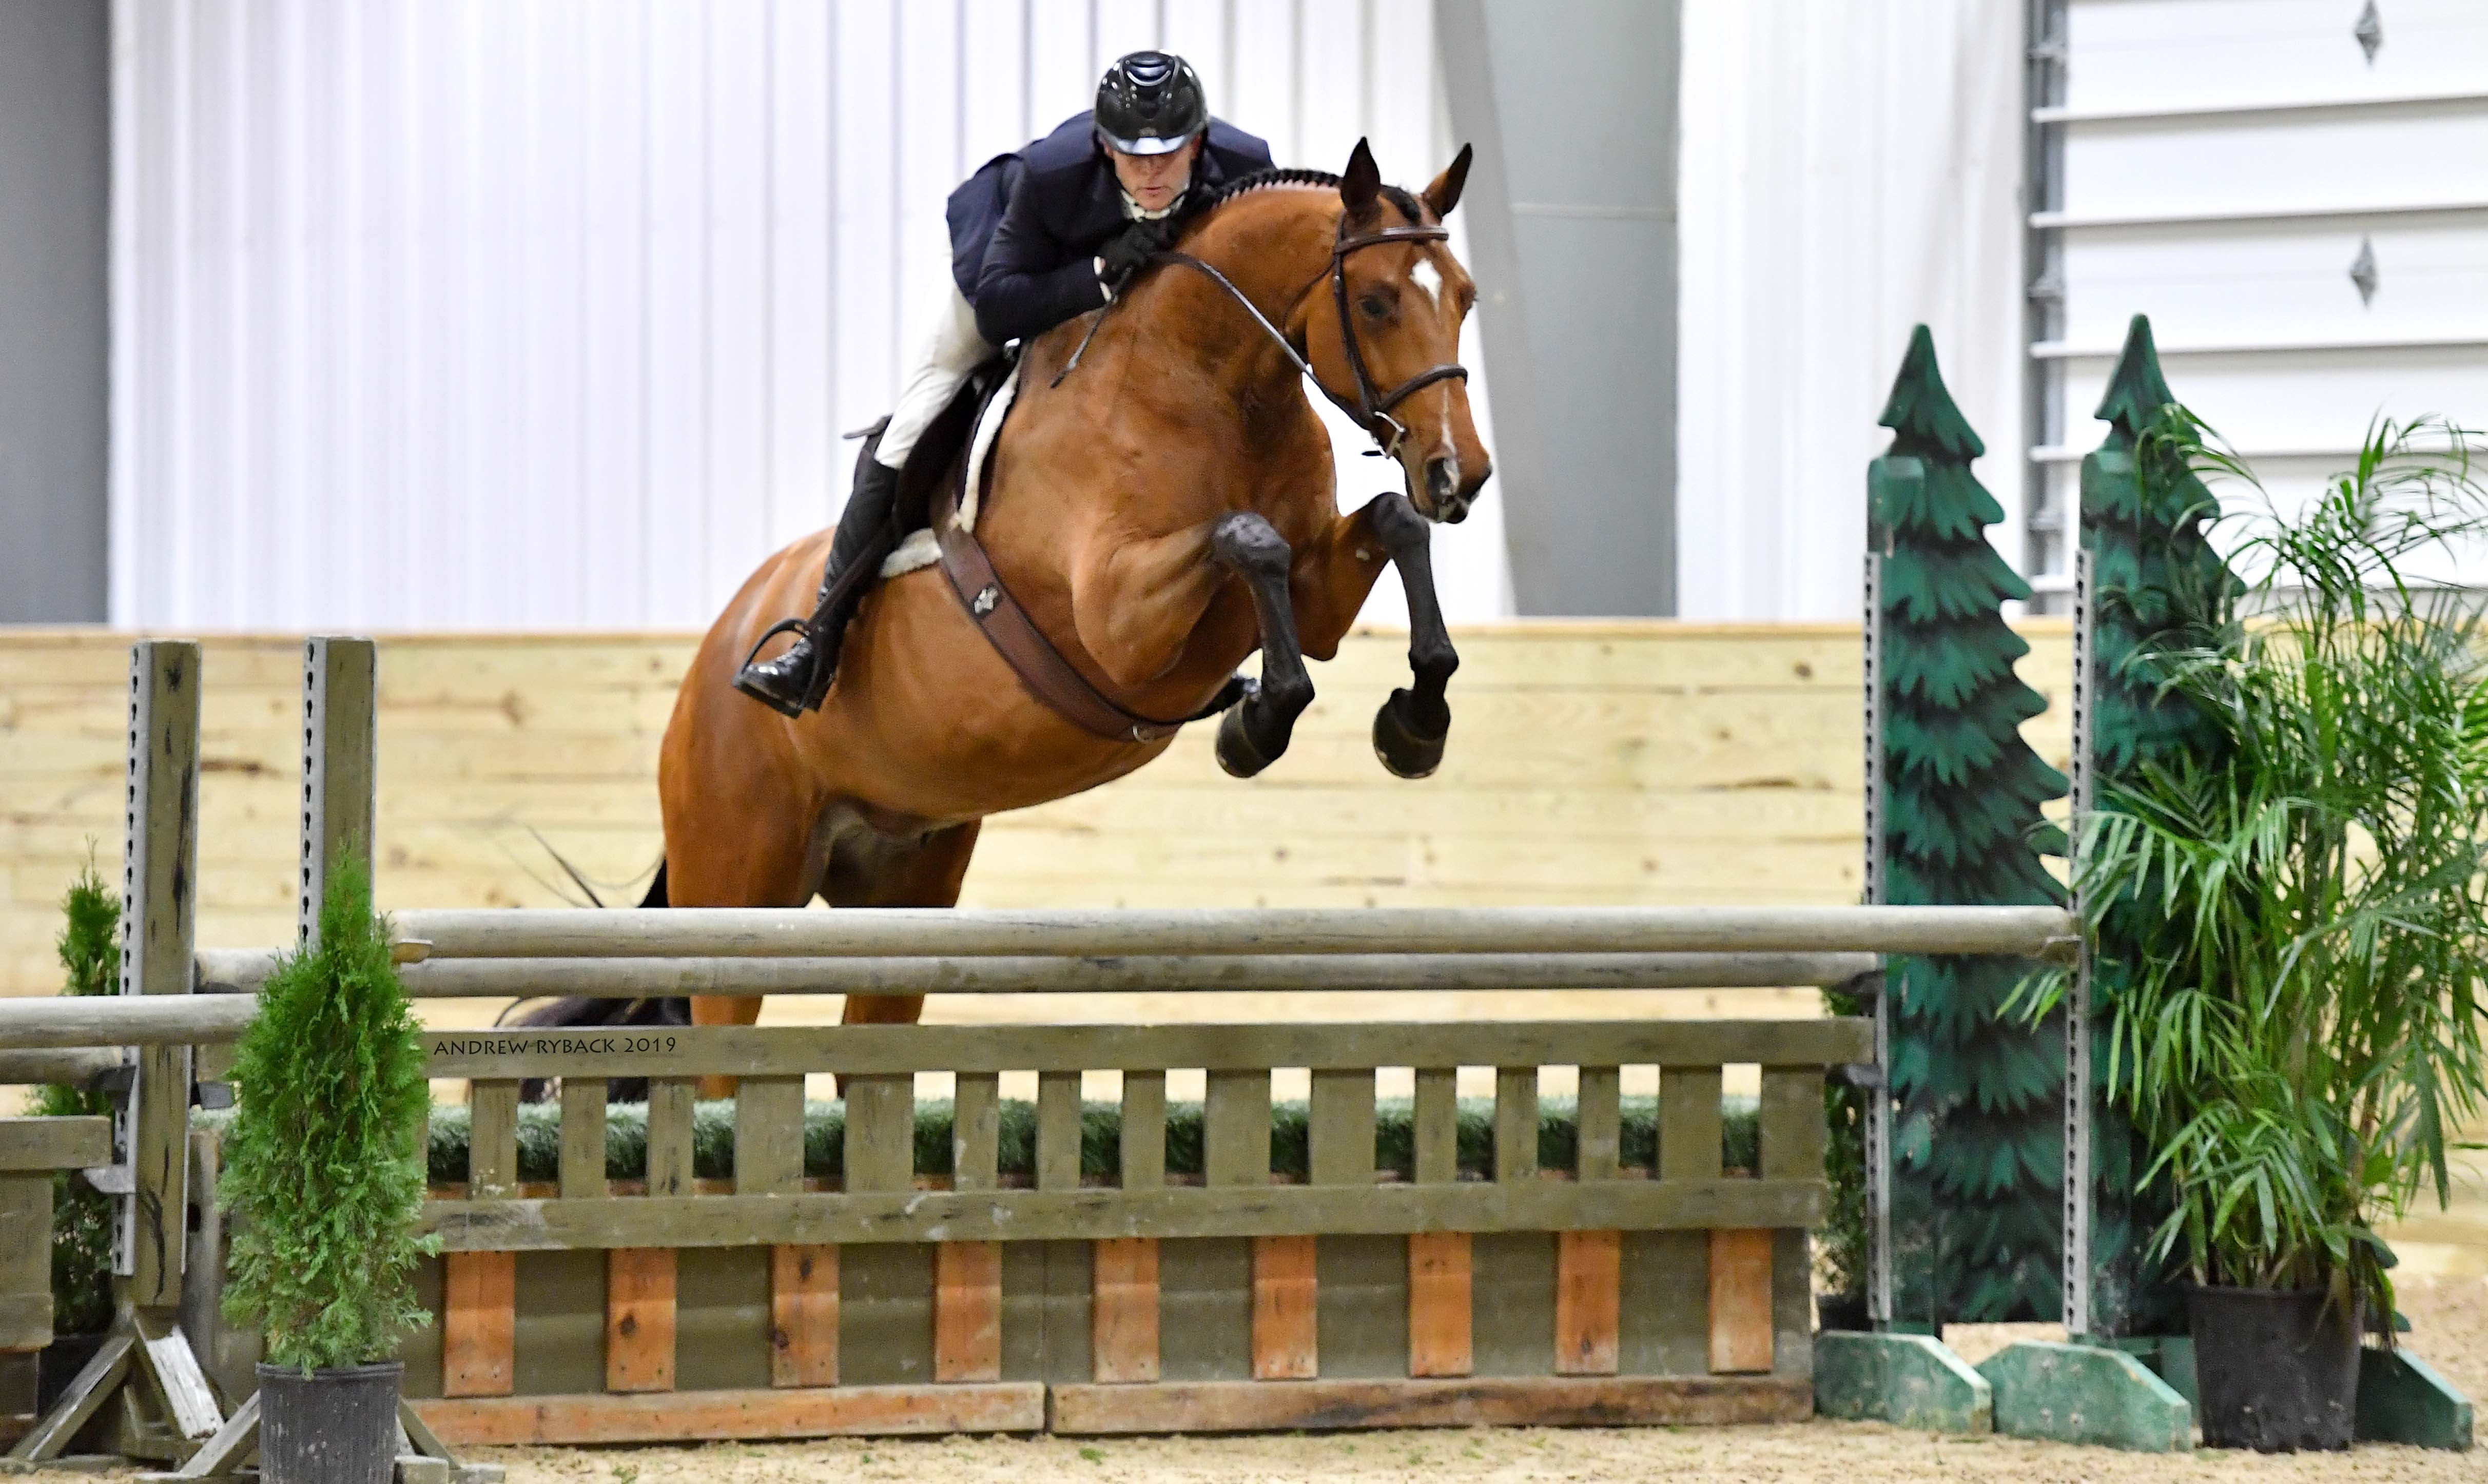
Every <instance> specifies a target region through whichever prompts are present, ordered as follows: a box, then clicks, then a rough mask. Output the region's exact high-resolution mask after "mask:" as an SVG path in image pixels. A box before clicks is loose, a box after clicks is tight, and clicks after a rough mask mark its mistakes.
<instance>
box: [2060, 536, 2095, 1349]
mask: <svg viewBox="0 0 2488 1484" xmlns="http://www.w3.org/2000/svg"><path fill="white" fill-rule="evenodd" d="M2091 619H2092V595H2091V553H2090V551H2089V550H2088V549H2087V548H2080V547H2078V548H2077V549H2076V550H2075V552H2074V717H2073V720H2074V757H2073V771H2074V817H2073V820H2072V828H2071V829H2070V831H2069V832H2068V839H2069V841H2070V842H2071V848H2070V852H2069V854H2070V858H2071V859H2072V860H2073V862H2074V864H2075V866H2076V867H2077V869H2078V867H2079V864H2080V860H2081V854H2080V839H2081V831H2082V829H2083V827H2084V822H2085V821H2086V820H2088V819H2089V817H2090V812H2091V807H2092V799H2091V771H2092V770H2091V720H2092V708H2093V705H2094V703H2095V699H2096V695H2097V691H2096V688H2095V677H2094V676H2093V675H2092V673H2091V666H2092V664H2093V663H2094V662H2095V661H2094V658H2093V655H2092V644H2091ZM2073 907H2074V918H2075V920H2076V921H2077V922H2087V921H2088V920H2089V919H2088V918H2087V917H2086V916H2085V915H2084V913H2083V904H2082V898H2081V891H2080V881H2079V877H2078V876H2077V877H2076V881H2075V890H2074V898H2073ZM2077 953H2078V956H2077V957H2076V959H2075V961H2074V976H2073V987H2072V990H2071V991H2070V992H2069V993H2068V994H2066V996H2065V1011H2064V1015H2065V1187H2064V1200H2065V1254H2064V1281H2065V1312H2064V1321H2065V1332H2066V1333H2067V1334H2070V1335H2075V1336H2086V1335H2088V1334H2089V1333H2090V1332H2091V1323H2092V1312H2091V1276H2092V1271H2093V1270H2092V1256H2091V1139H2092V1136H2093V1134H2094V1123H2095V1120H2094V1118H2093V1117H2092V1112H2093V1108H2092V1099H2093V1097H2094V1092H2093V1089H2092V1086H2091V948H2090V935H2089V934H2088V933H2087V932H2086V933H2084V934H2083V935H2082V941H2081V945H2080V947H2079V948H2078V950H2077Z"/></svg>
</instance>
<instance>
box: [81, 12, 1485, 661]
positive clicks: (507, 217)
mask: <svg viewBox="0 0 2488 1484" xmlns="http://www.w3.org/2000/svg"><path fill="white" fill-rule="evenodd" d="M113 25H114V52H115V74H114V90H113V91H114V105H113V106H114V209H113V240H114V262H113V316H114V329H113V374H112V386H113V392H112V395H113V434H112V598H111V612H112V618H113V621H114V622H115V623H116V624H120V625H124V626H130V627H145V628H154V629H189V630H200V629H261V630H304V629H313V628H351V629H360V630H424V629H624V630H629V629H665V630H681V629H698V628H702V627H705V626H706V624H707V623H708V622H709V620H710V618H711V617H712V616H713V615H714V614H715V612H716V611H717V609H718V608H719V606H720V605H721V603H722V602H723V601H724V600H725V598H726V597H727V596H728V595H729V594H730V593H731V592H732V591H733V589H734V588H735V587H736V586H737V585H738V584H739V583H740V582H741V581H742V579H743V578H744V576H745V575H746V574H748V573H749V571H750V569H751V568H752V567H753V565H755V564H756V563H757V562H758V561H759V559H760V558H761V557H762V556H763V555H765V554H766V553H767V552H769V551H770V550H772V549H774V548H775V547H777V546H779V545H780V544H782V543H784V542H786V541H788V540H790V539H792V538H793V537H795V536H797V535H799V534H802V533H804V532H806V531H808V530H812V529H815V528H817V527H819V526H821V525H823V524H825V523H827V522H828V521H829V520H830V519H831V518H833V517H834V515H835V513H836V511H837V508H838V505H839V503H840V501H841V500H842V499H843V498H844V495H845V490H846V486H847V483H848V478H849V472H850V468H851V460H852V456H853V447H852V445H849V444H845V443H842V442H840V441H839V440H838V437H837V434H838V431H839V430H842V429H848V428H854V427H857V426H859V425H862V424H863V423H866V422H869V421H870V420H871V419H873V418H874V417H876V416H878V415H879V414H880V413H881V412H882V411H884V410H885V409H886V407H887V405H888V402H889V399H890V394H891V387H892V384H893V382H894V380H895V378H896V376H897V375H898V370H899V363H900V361H901V359H902V357H903V356H904V354H905V353H906V351H907V350H908V349H909V348H910V347H912V345H913V344H914V342H915V340H916V338H917V336H918V335H919V333H920V330H921V325H922V323H923V322H924V319H925V316H926V314H927V313H928V311H929V310H930V308H931V307H932V306H933V305H935V304H936V303H937V302H938V296H939V295H940V294H942V293H943V292H944V275H945V274H947V270H948V266H947V237H946V233H945V229H944V226H943V219H942V205H943V200H944V198H945V197H946V196H947V194H948V192H949V190H950V188H951V187H952V185H954V184H955V183H956V182H958V181H959V180H960V179H961V178H962V177H963V176H964V175H965V174H966V173H967V172H968V171H969V170H971V169H973V168H974V167H975V165H976V164H977V163H979V162H981V161H982V160H984V159H985V158H987V157H989V156H990V155H992V154H996V153H999V152H1001V151H1003V150H1006V149H1010V148H1013V147H1015V146H1017V145H1019V144H1021V143H1023V142H1025V141H1026V140H1027V139H1028V138H1029V137H1030V136H1032V134H1036V133H1041V132H1043V131H1045V130H1047V129H1049V128H1051V127H1052V126H1054V125H1055V124H1056V123H1058V122H1059V121H1060V120H1061V119H1062V118H1063V117H1065V116H1066V115H1068V114H1071V113H1074V112H1076V111H1078V110H1079V109H1081V108H1083V107H1085V106H1087V103H1088V99H1089V95H1090V92H1091V90H1092V89H1093V88H1094V86H1095V81H1096V77H1097V74H1098V72H1099V70H1101V69H1102V67H1103V66H1104V64H1105V63H1106V62H1107V61H1109V60H1111V59H1112V58H1114V57H1115V56H1117V55H1118V54H1120V53H1122V52H1124V51H1127V50H1131V49H1133V48H1136V47H1141V46H1148V45H1164V46H1167V47H1170V48H1172V49H1175V50H1178V51H1181V52H1182V53H1184V54H1185V55H1186V56H1188V57H1190V58H1191V59H1192V60H1193V61H1194V63H1195V64H1196V65H1197V66H1199V67H1200V69H1201V70H1202V74H1203V76H1204V78H1205V80H1206V81H1207V83H1208V85H1209V87H1210V90H1211V94H1212V106H1213V107H1215V108H1216V109H1217V110H1218V111H1219V112H1220V113H1222V114H1224V115H1226V116H1228V117H1230V118H1232V119H1234V120H1235V121H1236V122H1238V123H1239V124H1241V125H1243V126H1245V127H1248V128H1250V129H1252V130H1254V131H1255V132H1258V133H1260V134H1263V135H1265V136H1266V137H1268V138H1269V139H1270V141H1271V144H1272V147H1273V151H1274V153H1275V154H1276V155H1277V157H1278V158H1279V159H1280V161H1281V162H1283V163H1301V164H1308V165H1314V166H1318V167H1321V168H1326V169H1337V168H1339V167H1340V166H1341V165H1343V163H1344V162H1345V161H1346V158H1347V154H1348V150H1349V148H1350V147H1351V146H1352V145H1353V144H1354V142H1355V140H1356V139H1357V137H1358V136H1359V135H1361V134H1362V135H1370V136H1371V138H1372V140H1373V143H1374V148H1375V153H1376V154H1377V155H1378V156H1379V158H1380V160H1381V162H1382V165H1383V169H1384V173H1385V175H1386V176H1388V177H1391V178H1394V179H1397V180H1400V181H1403V182H1408V183H1410V184H1412V185H1416V184H1422V183H1423V182H1425V181H1426V180H1428V179H1429V178H1430V177H1431V176H1432V175H1433V173H1434V172H1435V171H1437V170H1439V169H1441V168H1442V166H1443V165H1444V164H1445V163H1447V162H1448V161H1449V159H1450V157H1451V154H1452V152H1453V150H1454V148H1456V142H1455V141H1453V140H1452V139H1451V138H1450V137H1449V129H1448V126H1447V125H1446V124H1445V122H1444V120H1445V117H1446V113H1445V110H1444V109H1443V107H1442V106H1441V100H1440V98H1438V96H1437V95H1438V89H1439V82H1438V80H1437V78H1436V75H1435V68H1434V66H1433V64H1432V62H1431V58H1432V56H1433V50H1434V48H1433V45H1432V31H1431V26H1432V7H1431V5H1430V4H1429V3H1428V0H834V3H832V0H115V5H114V11H113ZM1470 355H1471V360H1472V364H1475V361H1476V351H1475V348H1474V346H1472V347H1471V348H1470ZM1477 385H1478V389H1479V390H1483V383H1482V381H1481V382H1480V383H1477ZM1334 440H1335V442H1336V443H1337V445H1338V448H1339V450H1340V453H1341V455H1342V457H1341V460H1340V463H1341V493H1342V497H1343V501H1352V500H1357V499H1361V498H1363V497H1364V496H1365V495H1367V494H1370V493H1371V492H1373V491H1374V490H1377V489H1379V488H1382V486H1383V485H1384V484H1386V483H1387V480H1386V479H1384V478H1383V477H1380V476H1378V475H1377V473H1376V470H1377V467H1378V466H1377V465H1375V464H1373V463H1371V462H1366V461H1364V460H1361V459H1359V458H1357V457H1356V455H1357V453H1358V451H1359V450H1360V449H1361V448H1362V447H1363V446H1364V439H1363V436H1362V435H1361V434H1356V433H1354V432H1353V431H1352V430H1349V429H1347V428H1345V427H1344V425H1342V424H1334ZM1502 538H1503V531H1502V519H1501V507H1500V503H1499V502H1497V501H1494V500H1492V499H1491V498H1489V499H1488V500H1487V501H1486V502H1485V503H1484V505H1483V506H1482V507H1481V509H1480V511H1479V513H1478V514H1477V515H1476V516H1474V517H1472V518H1471V519H1470V520H1469V522H1468V523H1467V524H1466V525H1463V526H1461V527H1458V528H1456V529H1449V530H1446V531H1445V532H1443V534H1442V535H1441V537H1440V538H1439V539H1438V543H1437V553H1438V554H1437V559H1436V560H1437V565H1438V568H1439V569H1440V571H1441V580H1442V583H1443V586H1444V590H1445V598H1446V606H1447V608H1449V609H1450V610H1451V611H1452V613H1453V616H1454V617H1455V618H1481V617H1489V616H1493V615H1496V614H1500V613H1504V612H1508V611H1509V610H1510V606H1511V597H1510V593H1511V584H1510V578H1509V576H1508V574H1507V573H1506V571H1505V563H1504V558H1503V539H1502ZM1402 612H1404V607H1402V606H1401V605H1400V602H1399V599H1398V595H1397V590H1396V587H1389V588H1387V589H1386V590H1385V591H1383V592H1380V593H1378V594H1377V596H1376V601H1375V602H1374V604H1373V605H1372V606H1371V608H1370V609H1369V614H1370V615H1371V616H1373V617H1378V618H1383V619H1389V618H1392V617H1394V616H1395V615H1397V614H1399V613H1402Z"/></svg>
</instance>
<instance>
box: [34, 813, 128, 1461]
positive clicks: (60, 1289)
mask: <svg viewBox="0 0 2488 1484" xmlns="http://www.w3.org/2000/svg"><path fill="white" fill-rule="evenodd" d="M61 919H62V921H61V936H60V937H59V938H57V939H55V940H54V943H53V946H54V949H55V950H56V951H57V952H58V953H59V954H60V960H61V968H62V971H63V975H64V978H63V982H62V985H61V993H62V994H112V993H114V992H115V990H116V989H117V988H118V987H119V983H120V979H121V895H120V893H119V892H118V891H115V890H114V889H113V888H112V887H111V886H110V885H109V884H107V883H106V882H104V880H103V878H102V877H101V876H100V875H99V874H97V872H96V869H95V859H94V852H93V847H92V846H90V847H89V851H88V858H87V863H86V865H85V867H84V868H83V869H81V870H80V871H79V872H78V875H77V879H76V880H75V881H73V882H71V883H70V888H69V891H68V892H67V893H66V894H65V895H64V896H63V897H62V898H61ZM32 1111H34V1112H36V1113H39V1114H42V1115H44V1116H46V1117H55V1118H73V1117H79V1116H105V1115H109V1114H110V1113H111V1112H112V1099H111V1097H110V1096H109V1095H108V1094H106V1093H104V1092H102V1091H100V1090H98V1089H93V1088H86V1087H69V1086H51V1087H45V1088H43V1089H42V1090H41V1091H40V1092H38V1093H37V1094H36V1095H35V1098H34V1106H33V1108H32ZM111 1328H112V1197H111V1196H108V1195H106V1194H104V1193H103V1192H102V1191H100V1190H97V1189H96V1188H95V1187H93V1186H91V1185H89V1184H87V1183H86V1180H85V1178H84V1177H83V1176H82V1175H80V1174H79V1173H78V1172H77V1171H75V1170H63V1171H61V1172H60V1173H58V1174H56V1175H54V1176H53V1177H52V1332H53V1335H54V1338H53V1340H52V1343H51V1344H50V1345H49V1346H48V1347H46V1348H45V1349H44V1351H43V1356H42V1362H41V1364H40V1373H41V1380H40V1381H39V1383H38V1386H39V1404H38V1407H37V1410H38V1411H39V1412H48V1411H50V1410H51V1404H52V1401H53V1400H54V1399H56V1398H57V1397H58V1395H59V1393H60V1391H61V1389H62V1388H64V1387H66V1386H68V1385H69V1383H70V1379H71V1377H73V1376H75V1375H76V1374H77V1373H78V1372H79V1371H80V1370H81V1369H83V1368H84V1367H85V1365H86V1362H87V1361H88V1360H90V1359H92V1358H94V1357H95V1352H96V1350H97V1348H98V1347H99V1346H100V1345H102V1344H103V1341H104V1338H105V1333H106V1331H108V1330H110V1329H111Z"/></svg>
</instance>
